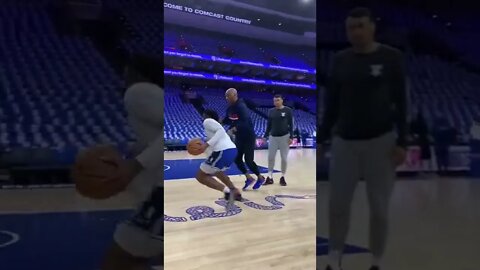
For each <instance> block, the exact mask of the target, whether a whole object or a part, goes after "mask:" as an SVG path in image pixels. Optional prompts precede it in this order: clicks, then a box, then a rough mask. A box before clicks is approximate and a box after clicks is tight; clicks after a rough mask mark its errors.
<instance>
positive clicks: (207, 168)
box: [200, 148, 237, 174]
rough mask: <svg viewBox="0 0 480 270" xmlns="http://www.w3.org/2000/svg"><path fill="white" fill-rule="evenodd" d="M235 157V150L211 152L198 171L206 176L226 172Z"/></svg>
mask: <svg viewBox="0 0 480 270" xmlns="http://www.w3.org/2000/svg"><path fill="white" fill-rule="evenodd" d="M236 157H237V149H236V148H230V149H226V150H223V151H217V152H213V153H212V154H211V155H210V156H209V157H208V158H207V159H206V160H205V161H204V162H202V164H201V165H200V170H202V172H204V173H206V174H215V173H217V172H222V171H226V170H228V169H229V168H230V165H232V163H233V162H234V161H235V158H236Z"/></svg>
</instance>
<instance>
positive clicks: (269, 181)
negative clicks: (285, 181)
mask: <svg viewBox="0 0 480 270" xmlns="http://www.w3.org/2000/svg"><path fill="white" fill-rule="evenodd" d="M271 184H273V178H271V177H270V176H268V177H267V180H265V184H263V185H264V186H266V185H271Z"/></svg>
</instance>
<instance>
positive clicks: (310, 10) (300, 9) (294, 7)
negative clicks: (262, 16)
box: [235, 0, 316, 18]
mask: <svg viewBox="0 0 480 270" xmlns="http://www.w3.org/2000/svg"><path fill="white" fill-rule="evenodd" d="M235 1H237V2H241V3H246V4H249V5H253V6H258V7H263V8H267V9H271V10H275V11H279V12H283V13H286V14H290V15H296V16H300V17H306V18H315V16H316V0H235Z"/></svg>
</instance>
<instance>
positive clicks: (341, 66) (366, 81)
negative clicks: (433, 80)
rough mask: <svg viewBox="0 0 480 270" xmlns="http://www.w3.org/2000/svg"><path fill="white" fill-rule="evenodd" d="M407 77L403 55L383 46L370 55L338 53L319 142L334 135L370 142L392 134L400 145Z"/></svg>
mask: <svg viewBox="0 0 480 270" xmlns="http://www.w3.org/2000/svg"><path fill="white" fill-rule="evenodd" d="M406 95H407V91H406V74H405V65H404V60H403V55H402V53H401V52H400V51H399V50H397V49H394V48H392V47H389V46H386V45H380V46H379V47H378V48H377V50H376V51H374V52H372V53H369V54H359V53H356V52H354V51H353V50H352V49H347V50H344V51H342V52H340V53H338V54H337V55H336V56H335V58H334V62H333V67H332V70H331V74H330V78H329V82H328V85H327V90H326V92H325V99H324V102H325V104H324V106H325V110H324V114H323V123H322V124H321V125H320V128H319V136H318V139H319V142H320V143H323V142H324V141H326V140H327V139H329V138H330V136H331V134H332V130H333V132H334V133H335V134H336V135H338V136H339V137H341V138H343V139H346V140H368V139H372V138H375V137H378V136H381V135H382V134H384V133H387V132H389V131H392V130H393V129H394V128H395V126H396V129H397V133H398V140H397V144H398V145H399V146H405V144H406V135H407V126H408V125H407V116H406V115H407V113H406V110H407V98H406Z"/></svg>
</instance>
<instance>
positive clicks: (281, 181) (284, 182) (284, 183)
mask: <svg viewBox="0 0 480 270" xmlns="http://www.w3.org/2000/svg"><path fill="white" fill-rule="evenodd" d="M286 185H287V182H286V181H285V177H283V176H282V177H280V186H286Z"/></svg>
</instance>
